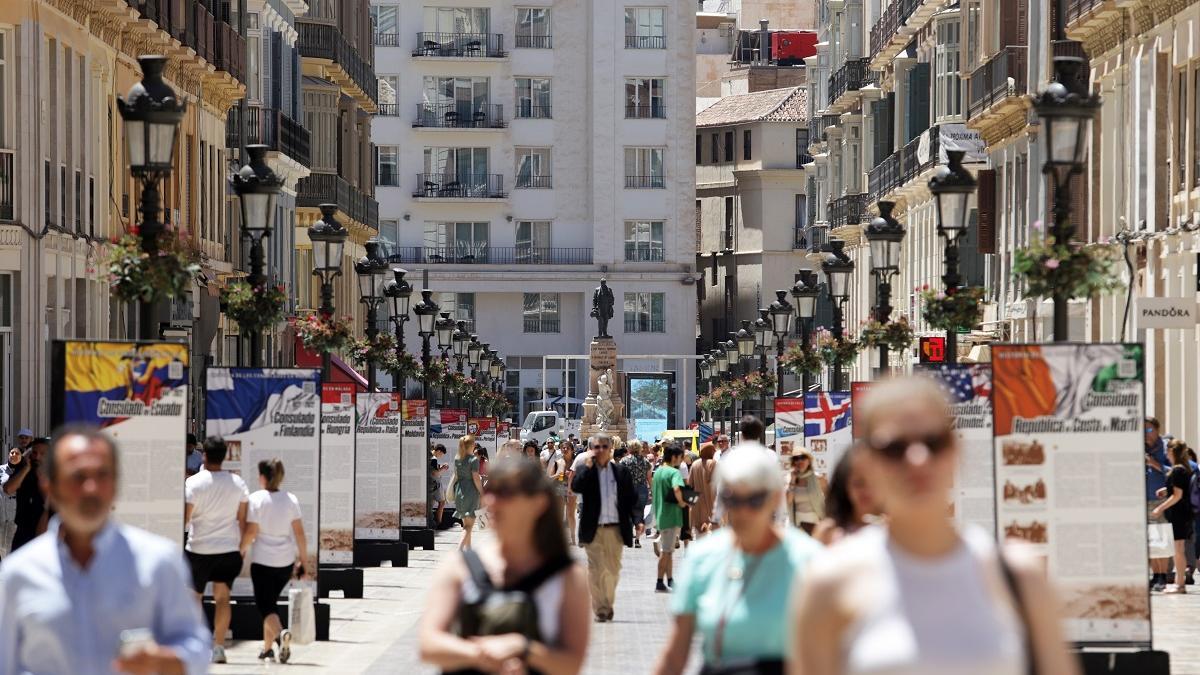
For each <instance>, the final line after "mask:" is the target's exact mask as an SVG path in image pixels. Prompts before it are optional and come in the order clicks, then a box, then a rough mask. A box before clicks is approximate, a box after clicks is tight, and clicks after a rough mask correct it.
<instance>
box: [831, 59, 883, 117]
mask: <svg viewBox="0 0 1200 675" xmlns="http://www.w3.org/2000/svg"><path fill="white" fill-rule="evenodd" d="M870 61H871V60H870V59H868V58H865V57H864V58H861V59H851V60H849V61H846V62H845V63H843V64H842V67H841V68H838V69H837V71H835V72H834V73H833V75H830V76H829V98H828V102H829V105H831V106H832V105H833V104H834V102H836V101H837V100H838V99H839V98H841V96H842V94H845V93H846V92H848V91H858V90H859V89H862V88H863V87H864V86H866V85H868V84H870V83H871V82H874V80H875V74H874V73H873V72H872V71H871V70H870V69H868V68H867V64H868V63H870Z"/></svg>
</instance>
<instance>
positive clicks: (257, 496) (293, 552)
mask: <svg viewBox="0 0 1200 675" xmlns="http://www.w3.org/2000/svg"><path fill="white" fill-rule="evenodd" d="M299 519H300V501H299V500H297V499H296V496H295V495H293V494H292V493H290V492H283V491H282V490H279V491H276V492H269V491H267V490H259V491H258V492H255V493H254V494H252V495H250V509H249V513H248V515H247V516H246V520H247V521H248V522H251V523H257V524H258V536H257V537H255V539H254V546H253V547H251V548H250V562H252V563H258V564H259V565H266V566H267V567H286V566H288V565H292V564H294V563H295V562H296V556H297V551H298V549H297V548H296V536H295V534H294V533H293V532H292V521H294V520H299Z"/></svg>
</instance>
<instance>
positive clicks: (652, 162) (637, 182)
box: [624, 146, 667, 190]
mask: <svg viewBox="0 0 1200 675" xmlns="http://www.w3.org/2000/svg"><path fill="white" fill-rule="evenodd" d="M630 153H633V154H632V159H633V169H634V170H635V171H637V173H632V174H631V173H629V171H630V158H631V155H630ZM624 154H625V187H626V188H633V189H655V190H661V189H665V188H666V173H667V169H666V157H667V153H666V148H665V147H661V146H625V153H624Z"/></svg>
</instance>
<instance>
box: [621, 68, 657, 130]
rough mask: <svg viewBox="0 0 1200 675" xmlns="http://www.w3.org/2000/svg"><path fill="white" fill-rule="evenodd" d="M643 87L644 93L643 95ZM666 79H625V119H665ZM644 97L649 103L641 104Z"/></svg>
mask: <svg viewBox="0 0 1200 675" xmlns="http://www.w3.org/2000/svg"><path fill="white" fill-rule="evenodd" d="M643 85H644V89H645V92H644V94H643ZM666 89H667V78H665V77H653V76H644V75H633V76H629V77H626V78H625V119H627V120H633V119H642V120H650V119H657V120H664V119H666V118H667V95H666ZM643 95H645V96H646V97H647V98H648V99H649V101H650V103H649V105H643V104H642V100H643V99H642V96H643Z"/></svg>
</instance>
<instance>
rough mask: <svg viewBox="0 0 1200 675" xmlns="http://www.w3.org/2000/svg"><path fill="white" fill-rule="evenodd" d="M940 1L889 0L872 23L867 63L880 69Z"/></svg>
mask: <svg viewBox="0 0 1200 675" xmlns="http://www.w3.org/2000/svg"><path fill="white" fill-rule="evenodd" d="M942 4H943V3H942V2H940V1H937V2H935V1H933V0H892V3H891V4H890V5H888V8H887V9H886V10H884V12H883V16H881V17H879V20H878V21H876V22H875V25H874V26H872V27H871V58H870V61H869V63H870V64H871V66H872V68H873V69H876V70H878V69H882V68H883V67H884V65H885V64H886V63H887V62H888V61H889V60H891V59H893V58H895V56H896V55H897V54H899V53H900V51H902V50H903V49H904V48H905V46H907V45H908V43H909V42H911V41H912V36H913V34H914V33H915V32H916V30H917V29H918V28H919V27H920V26H922V25H924V24H925V22H926V21H928V19H929V17H931V16H933V14H934V12H936V11H937V10H938V9H939V8H940V7H941V5H942ZM914 15H916V16H915V18H914ZM910 27H911V28H910Z"/></svg>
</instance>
